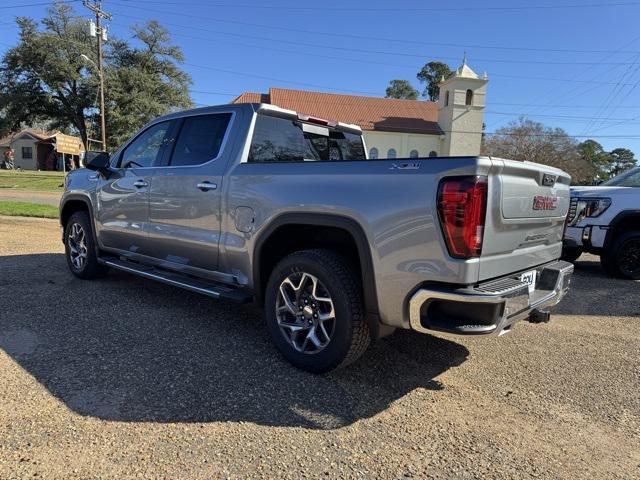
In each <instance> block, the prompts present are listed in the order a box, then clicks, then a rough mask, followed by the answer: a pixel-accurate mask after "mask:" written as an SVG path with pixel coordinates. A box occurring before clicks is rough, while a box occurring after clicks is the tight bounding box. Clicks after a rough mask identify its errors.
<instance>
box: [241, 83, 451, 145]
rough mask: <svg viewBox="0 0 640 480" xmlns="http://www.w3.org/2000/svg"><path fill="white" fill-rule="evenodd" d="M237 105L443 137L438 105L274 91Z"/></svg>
mask: <svg viewBox="0 0 640 480" xmlns="http://www.w3.org/2000/svg"><path fill="white" fill-rule="evenodd" d="M233 103H270V104H272V105H276V106H278V107H281V108H287V109H289V110H294V111H296V112H299V113H304V114H307V115H313V116H316V117H321V118H326V119H328V120H338V121H341V122H346V123H355V124H356V125H359V126H360V128H362V129H363V130H378V131H383V132H406V133H420V134H429V135H440V134H442V130H441V129H440V127H439V125H438V107H437V105H436V103H435V102H428V101H421V100H398V99H395V98H378V97H364V96H357V95H342V94H336V93H323V92H309V91H306V90H290V89H285V88H270V89H269V93H268V94H263V93H253V92H246V93H243V94H242V95H240V96H239V97H237V98H236V99H235V100H234V101H233Z"/></svg>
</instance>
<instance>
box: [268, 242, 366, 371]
mask: <svg viewBox="0 0 640 480" xmlns="http://www.w3.org/2000/svg"><path fill="white" fill-rule="evenodd" d="M314 279H315V280H314ZM314 286H315V287H314ZM281 287H282V288H281ZM296 288H297V290H296ZM314 293H315V295H314ZM284 295H286V296H287V297H288V299H289V301H290V302H289V303H287V302H286V301H285V298H284ZM305 300H307V302H308V303H305ZM327 300H328V301H327ZM294 312H295V314H294ZM314 312H315V313H314ZM332 313H333V317H331V314H332ZM265 316H266V321H267V328H268V330H269V333H270V334H271V338H272V339H273V342H274V343H275V345H276V347H277V348H278V350H280V352H281V353H282V355H283V356H284V357H285V358H286V359H287V360H288V361H289V362H290V363H291V364H292V365H294V366H295V367H297V368H299V369H301V370H306V371H308V372H312V373H326V372H329V371H331V370H335V369H337V368H341V367H344V366H346V365H348V364H350V363H352V362H354V361H355V360H357V359H358V358H359V357H360V356H361V355H362V354H363V353H364V352H365V350H366V349H367V347H368V346H369V343H370V341H371V334H370V332H369V326H368V324H367V322H366V319H365V314H364V305H363V299H362V282H361V279H360V276H359V275H358V274H357V273H356V272H355V269H354V268H353V267H352V266H351V265H350V264H349V262H348V260H347V259H346V258H344V257H342V256H341V255H338V254H337V253H335V252H332V251H330V250H303V251H299V252H295V253H292V254H290V255H288V256H286V257H285V258H283V259H282V260H281V261H280V263H278V264H277V265H276V267H275V268H274V269H273V271H272V273H271V276H270V278H269V282H268V283H267V287H266V292H265ZM323 318H324V320H322V319H323ZM283 325H284V326H283Z"/></svg>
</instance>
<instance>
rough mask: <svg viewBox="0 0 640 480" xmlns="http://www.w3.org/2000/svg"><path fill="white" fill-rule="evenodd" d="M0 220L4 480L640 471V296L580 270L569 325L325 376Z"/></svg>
mask: <svg viewBox="0 0 640 480" xmlns="http://www.w3.org/2000/svg"><path fill="white" fill-rule="evenodd" d="M59 237H60V231H59V228H58V226H57V223H56V222H55V221H47V220H35V219H20V218H7V217H4V218H0V305H1V307H0V399H1V401H0V478H2V479H3V480H4V479H13V478H27V477H29V478H32V477H39V478H60V479H62V478H64V479H71V478H82V479H91V478H172V479H179V478H221V477H222V478H224V477H231V478H247V477H251V478H254V477H255V478H296V479H297V478H315V477H323V478H351V477H359V478H364V477H367V478H368V477H373V476H376V477H380V478H406V477H416V478H431V477H434V478H448V479H449V478H505V479H513V478H554V479H555V478H571V479H575V478H597V479H611V478H640V446H639V445H640V393H639V392H640V388H639V387H640V333H639V331H638V327H639V326H640V288H639V287H640V285H639V284H638V282H629V281H622V280H612V279H609V278H606V277H604V276H603V275H602V273H601V272H600V269H599V265H598V263H597V262H596V260H597V259H596V258H595V257H591V256H585V257H583V258H582V259H581V260H580V261H579V262H578V263H577V266H576V276H575V278H574V283H573V289H572V291H571V293H570V295H569V297H568V298H567V299H565V301H564V303H563V304H562V305H561V306H560V308H559V309H558V313H557V314H556V315H554V317H553V320H552V323H550V324H546V325H530V324H527V323H521V324H519V325H518V326H516V327H515V328H514V330H513V331H512V332H511V333H509V334H507V335H505V336H503V337H500V338H460V339H456V341H455V342H454V341H451V340H446V339H442V338H436V337H431V336H428V335H420V334H414V333H411V332H398V333H396V334H395V335H393V336H391V337H389V338H387V339H384V340H382V341H380V342H378V343H376V344H375V345H373V346H372V348H370V350H369V351H368V353H367V354H366V355H365V356H364V357H363V358H362V359H361V360H360V361H359V362H358V363H357V364H355V365H353V366H351V367H349V368H348V369H345V370H342V371H339V372H338V373H334V374H331V375H327V376H313V375H310V374H306V373H303V372H300V371H297V370H295V369H294V368H292V367H290V366H289V365H288V364H286V363H285V362H284V361H282V360H281V359H280V357H279V356H278V354H277V353H276V352H275V351H274V348H273V347H272V346H271V345H270V343H269V341H268V338H267V334H266V331H265V328H264V321H263V316H262V314H261V312H260V310H258V309H257V308H255V307H251V306H247V307H239V306H236V305H231V304H225V303H214V302H213V301H211V300H209V299H206V298H202V297H199V296H197V295H195V294H191V293H189V292H184V291H181V290H178V289H174V288H171V287H168V286H164V285H160V284H156V283H151V282H145V281H143V280H141V279H137V278H135V277H132V276H129V275H126V274H121V273H111V274H110V275H109V276H108V277H107V278H106V279H104V280H100V281H93V282H87V281H80V280H77V279H75V278H74V277H72V276H71V274H70V273H69V272H68V271H67V267H66V264H65V261H64V257H63V255H62V251H63V249H62V244H61V243H60V240H59Z"/></svg>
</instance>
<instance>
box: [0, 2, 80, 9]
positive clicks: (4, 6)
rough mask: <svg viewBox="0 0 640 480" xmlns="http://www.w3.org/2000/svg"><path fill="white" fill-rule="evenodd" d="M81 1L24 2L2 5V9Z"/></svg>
mask: <svg viewBox="0 0 640 480" xmlns="http://www.w3.org/2000/svg"><path fill="white" fill-rule="evenodd" d="M79 1H80V0H56V1H55V2H37V3H23V4H21V5H2V6H1V7H0V9H2V10H5V9H9V8H26V7H41V6H43V5H52V4H54V3H76V2H79Z"/></svg>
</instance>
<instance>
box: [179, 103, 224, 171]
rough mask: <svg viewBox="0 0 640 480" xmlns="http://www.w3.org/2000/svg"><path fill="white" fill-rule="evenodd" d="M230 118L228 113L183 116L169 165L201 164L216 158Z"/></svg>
mask: <svg viewBox="0 0 640 480" xmlns="http://www.w3.org/2000/svg"><path fill="white" fill-rule="evenodd" d="M230 120H231V114H230V113H218V114H215V115H200V116H197V117H187V118H185V120H184V122H183V123H182V128H181V129H180V133H179V134H178V140H177V142H176V147H175V149H174V151H173V155H172V156H171V162H170V165H171V166H174V167H175V166H186V165H201V164H203V163H207V162H208V161H210V160H213V159H214V158H216V157H217V156H218V154H219V153H220V148H221V147H222V142H223V140H224V136H225V133H226V131H227V127H228V126H229V121H230Z"/></svg>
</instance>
